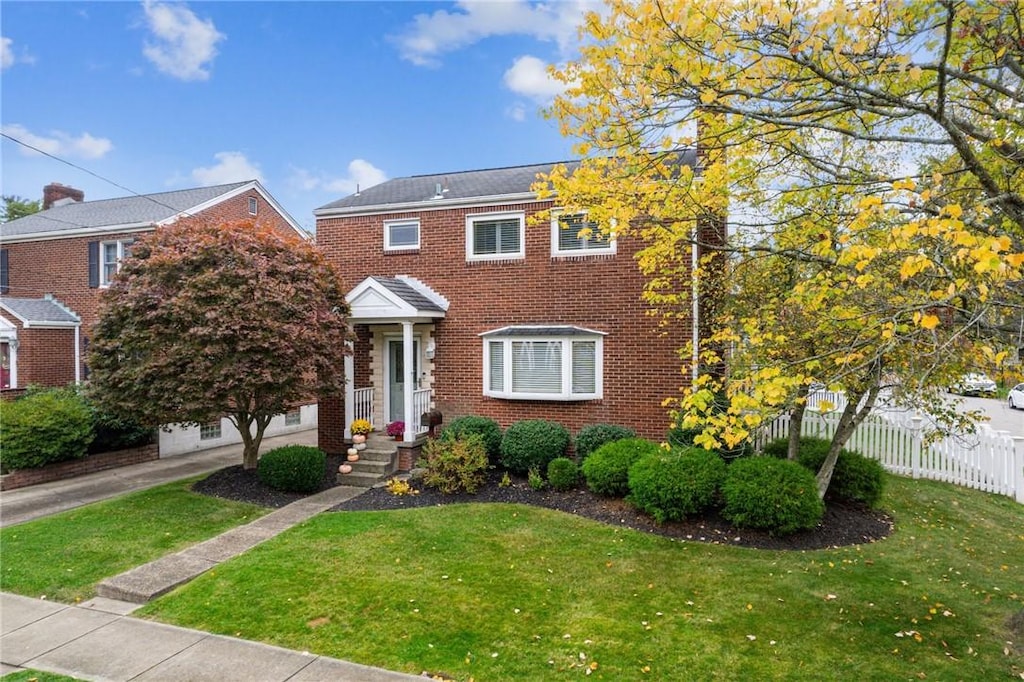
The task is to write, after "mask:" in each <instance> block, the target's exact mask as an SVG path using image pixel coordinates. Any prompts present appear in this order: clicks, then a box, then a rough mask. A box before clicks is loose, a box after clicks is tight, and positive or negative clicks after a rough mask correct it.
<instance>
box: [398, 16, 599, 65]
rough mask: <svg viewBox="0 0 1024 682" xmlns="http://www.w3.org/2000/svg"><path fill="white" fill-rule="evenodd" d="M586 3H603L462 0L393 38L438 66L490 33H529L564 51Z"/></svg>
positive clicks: (420, 60) (405, 52) (414, 57)
mask: <svg viewBox="0 0 1024 682" xmlns="http://www.w3.org/2000/svg"><path fill="white" fill-rule="evenodd" d="M588 9H595V10H597V9H600V4H599V3H595V2H593V1H592V0H590V1H588V0H571V1H565V2H551V3H531V2H529V1H528V0H503V1H502V2H486V1H480V0H460V1H459V2H457V3H456V8H455V10H454V11H448V10H443V9H441V10H437V11H435V12H434V13H433V14H417V15H416V17H415V18H414V19H413V21H412V25H411V26H409V27H408V28H407V30H406V31H405V32H404V33H402V34H400V35H397V36H391V37H390V39H391V40H392V41H393V42H394V43H396V44H397V45H398V49H399V51H400V53H401V55H402V58H403V59H407V60H409V61H411V62H412V63H413V64H417V65H419V66H438V65H439V64H440V56H441V55H442V54H444V53H445V52H453V51H455V50H459V49H461V48H463V47H466V46H468V45H472V44H473V43H476V42H478V41H480V40H483V39H484V38H488V37H491V36H503V35H525V36H531V37H533V38H536V39H537V40H543V41H545V42H554V43H556V44H557V45H558V47H559V49H560V50H561V51H562V52H563V53H565V52H566V51H567V50H569V49H570V47H572V46H573V45H574V44H575V42H576V39H577V33H576V27H577V25H578V24H579V23H580V22H581V20H582V18H583V14H584V12H586V11H587V10H588Z"/></svg>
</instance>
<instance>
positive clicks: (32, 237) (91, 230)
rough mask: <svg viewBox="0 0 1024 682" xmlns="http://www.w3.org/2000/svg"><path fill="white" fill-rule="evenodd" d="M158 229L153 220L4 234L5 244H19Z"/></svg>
mask: <svg viewBox="0 0 1024 682" xmlns="http://www.w3.org/2000/svg"><path fill="white" fill-rule="evenodd" d="M153 229H156V225H155V224H154V223H152V222H148V223H125V224H123V225H104V226H101V227H82V228H78V229H76V230H60V231H53V232H31V233H29V234H17V235H3V241H4V243H5V244H18V243H21V242H42V241H49V240H53V239H67V238H68V237H93V236H102V235H108V234H116V233H118V232H148V231H149V230H153Z"/></svg>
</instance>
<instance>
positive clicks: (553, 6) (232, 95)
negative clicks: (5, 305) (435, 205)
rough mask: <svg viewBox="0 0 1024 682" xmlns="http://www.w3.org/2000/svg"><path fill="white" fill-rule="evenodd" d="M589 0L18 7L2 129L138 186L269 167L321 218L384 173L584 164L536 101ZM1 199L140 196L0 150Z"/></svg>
mask: <svg viewBox="0 0 1024 682" xmlns="http://www.w3.org/2000/svg"><path fill="white" fill-rule="evenodd" d="M599 7H600V5H599V4H595V3H594V2H592V1H591V2H584V1H576V0H573V1H569V0H566V1H564V2H559V1H557V0H556V1H553V2H547V3H536V2H529V1H527V0H506V1H501V2H487V1H483V2H478V1H473V2H454V3H451V2H429V3H423V2H188V3H166V2H155V1H148V2H12V1H8V0H4V2H3V3H2V5H0V36H2V44H0V47H2V55H0V56H2V64H0V65H2V69H3V73H2V82H0V88H2V92H0V98H2V99H0V104H2V108H0V123H2V127H3V132H4V133H5V134H6V135H10V136H11V137H15V138H18V139H20V140H23V141H25V142H28V143H30V144H33V145H34V146H36V147H38V148H40V149H44V150H45V151H47V152H49V153H51V154H53V155H54V156H58V157H60V158H62V159H65V160H67V161H70V162H72V163H74V164H76V165H78V166H81V167H82V168H84V169H87V170H88V171H92V172H93V173H96V174H97V175H100V176H103V177H104V178H108V179H110V180H113V181H114V182H116V183H118V184H121V185H123V186H125V187H127V188H129V189H130V190H132V191H134V192H138V193H150V192H161V191H166V190H171V189H181V188H185V187H195V186H199V185H212V184H219V183H222V182H234V181H236V180H243V179H249V178H253V177H256V178H258V179H260V180H261V181H262V182H263V184H264V186H265V187H266V188H267V189H268V190H269V191H270V192H271V193H272V194H273V195H274V196H275V197H276V198H277V199H278V200H279V201H280V202H281V203H282V204H283V205H284V206H285V208H286V209H288V211H289V212H290V213H291V214H292V215H293V216H294V217H295V219H296V220H298V221H299V222H300V223H301V224H302V225H303V226H305V227H306V228H307V229H312V227H313V216H312V210H313V209H314V208H316V207H317V206H321V205H323V204H325V203H328V202H330V201H333V200H335V199H338V198H340V197H342V196H345V195H347V194H350V193H351V192H353V191H354V190H355V185H356V183H359V184H360V185H361V186H362V187H364V188H365V187H368V186H370V185H373V184H376V183H378V182H381V181H382V180H384V179H387V178H394V177H401V176H406V175H415V174H420V173H434V172H450V171H458V170H468V169H474V168H490V167H498V166H510V165H518V164H528V163H539V162H544V161H555V160H560V159H567V158H571V157H572V151H571V146H572V141H571V140H568V139H565V138H563V137H561V135H560V134H559V133H558V129H557V125H556V124H555V122H554V121H551V120H547V119H545V118H543V116H541V114H540V109H541V108H542V107H543V106H544V105H546V104H547V103H548V102H550V99H551V97H552V96H553V95H554V94H555V93H556V92H558V91H559V85H558V84H557V83H554V82H552V81H551V80H550V79H549V78H548V77H547V76H546V74H545V72H544V67H545V66H546V65H547V64H549V63H561V62H564V61H565V60H567V59H571V58H573V57H574V56H575V50H576V47H577V41H576V29H575V26H576V25H577V24H578V23H579V22H580V20H581V18H582V16H583V13H584V11H586V10H587V9H598V8H599ZM0 153H2V174H0V184H2V187H0V192H2V194H4V195H12V194H13V195H19V196H22V197H25V198H30V199H35V198H39V197H40V196H41V194H42V187H43V185H45V184H47V183H49V182H54V181H56V182H62V183H64V184H67V185H73V186H75V187H78V188H80V189H82V190H84V191H85V193H86V199H87V200H89V199H104V198H110V197H117V196H124V195H126V194H127V192H125V191H124V190H122V189H119V188H117V187H115V186H113V185H111V184H109V183H107V182H104V181H103V180H100V179H98V178H96V177H93V176H92V175H90V174H88V173H87V172H84V171H82V170H78V169H76V168H72V167H71V166H68V165H65V164H63V163H61V162H59V161H56V160H54V159H51V158H47V157H45V156H42V155H39V154H36V153H33V152H30V151H28V150H26V149H24V148H23V147H21V146H19V145H17V144H15V143H13V142H11V141H10V140H8V139H6V138H4V139H3V140H2V142H0Z"/></svg>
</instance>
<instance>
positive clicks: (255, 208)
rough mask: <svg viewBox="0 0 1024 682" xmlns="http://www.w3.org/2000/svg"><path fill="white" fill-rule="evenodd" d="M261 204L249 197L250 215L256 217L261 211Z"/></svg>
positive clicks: (254, 198)
mask: <svg viewBox="0 0 1024 682" xmlns="http://www.w3.org/2000/svg"><path fill="white" fill-rule="evenodd" d="M259 207H260V203H259V200H258V199H256V197H249V215H256V213H257V212H258V211H259Z"/></svg>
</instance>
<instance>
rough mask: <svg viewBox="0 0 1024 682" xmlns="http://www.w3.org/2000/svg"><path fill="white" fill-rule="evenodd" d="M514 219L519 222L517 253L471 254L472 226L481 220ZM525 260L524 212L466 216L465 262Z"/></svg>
mask: <svg viewBox="0 0 1024 682" xmlns="http://www.w3.org/2000/svg"><path fill="white" fill-rule="evenodd" d="M510 218H515V219H516V220H518V221H519V251H516V252H515V253H493V254H482V255H481V254H475V253H473V224H474V223H476V222H477V221H483V220H508V219H510ZM523 258H526V213H525V212H524V211H505V212H503V213H474V214H471V215H467V216H466V260H467V261H503V260H522V259H523Z"/></svg>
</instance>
